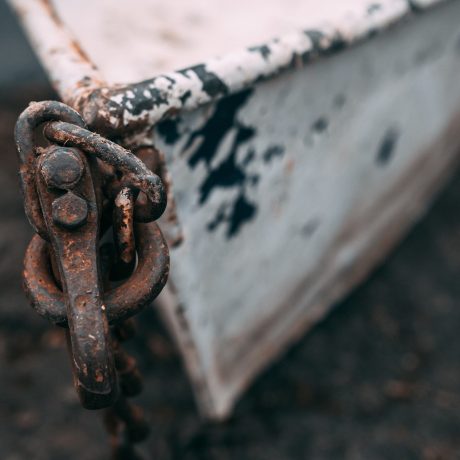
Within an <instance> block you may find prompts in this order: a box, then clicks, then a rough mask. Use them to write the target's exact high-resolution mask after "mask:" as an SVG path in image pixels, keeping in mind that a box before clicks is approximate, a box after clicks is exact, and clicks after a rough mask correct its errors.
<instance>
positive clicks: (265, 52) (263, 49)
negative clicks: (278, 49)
mask: <svg viewBox="0 0 460 460" xmlns="http://www.w3.org/2000/svg"><path fill="white" fill-rule="evenodd" d="M248 51H250V52H251V53H260V54H261V56H262V57H263V58H264V59H267V58H268V56H270V54H271V53H272V52H271V50H270V48H269V47H268V46H267V45H261V46H251V48H248Z"/></svg>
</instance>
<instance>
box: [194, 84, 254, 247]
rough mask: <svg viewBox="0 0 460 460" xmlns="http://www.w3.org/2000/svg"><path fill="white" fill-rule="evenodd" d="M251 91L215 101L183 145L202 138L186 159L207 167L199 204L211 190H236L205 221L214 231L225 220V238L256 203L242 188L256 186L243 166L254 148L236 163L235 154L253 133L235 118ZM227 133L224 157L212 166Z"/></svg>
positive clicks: (248, 216)
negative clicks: (229, 139)
mask: <svg viewBox="0 0 460 460" xmlns="http://www.w3.org/2000/svg"><path fill="white" fill-rule="evenodd" d="M252 91H253V90H252V89H248V90H245V91H242V92H240V93H237V94H234V95H232V96H229V97H226V98H224V99H221V100H220V101H218V102H217V103H216V108H215V112H214V115H213V116H212V117H211V118H210V119H209V120H208V121H207V123H206V124H205V126H203V128H201V129H199V130H198V131H196V132H194V133H192V135H191V136H190V138H189V139H188V141H187V143H186V146H185V150H187V149H188V148H190V147H191V146H192V145H193V144H194V143H195V141H196V139H197V138H200V139H202V142H201V144H200V145H199V147H198V148H197V150H196V151H195V152H194V153H193V155H191V156H190V158H189V160H188V164H189V166H190V167H191V168H195V167H196V166H197V165H198V164H200V163H204V165H205V166H206V168H207V174H206V177H205V178H204V180H203V182H202V183H201V185H200V189H199V190H200V197H199V203H200V204H201V205H203V204H205V203H206V202H207V201H208V199H209V197H210V195H211V193H212V192H213V191H214V190H217V189H237V190H238V195H237V198H236V199H235V201H234V202H232V203H228V204H226V205H225V206H223V207H221V208H219V210H218V212H217V214H216V216H215V217H214V219H213V220H212V221H211V222H209V223H208V225H207V228H208V230H209V231H214V230H215V229H216V228H217V227H219V225H220V224H222V223H227V231H226V235H227V237H228V238H231V237H233V236H235V235H236V234H237V233H238V232H239V230H240V228H241V227H242V225H243V224H244V223H246V222H248V221H249V220H251V219H252V218H253V217H254V216H255V215H256V213H257V207H256V205H255V204H254V203H251V202H250V201H249V200H248V198H247V196H246V189H247V187H254V186H256V185H257V183H258V180H259V178H258V176H256V175H249V174H248V173H247V171H246V169H245V167H246V166H247V165H248V164H249V163H250V162H251V161H253V159H254V158H255V152H254V150H253V149H251V148H250V149H249V150H248V152H247V155H246V157H245V159H244V160H243V161H242V162H241V163H238V162H237V158H236V155H237V152H238V150H239V149H240V147H241V146H242V145H244V144H245V143H247V142H248V141H249V140H250V139H252V138H253V137H254V136H255V133H256V131H255V129H254V128H253V127H251V126H246V125H244V124H243V123H241V122H240V121H239V120H238V119H237V114H238V111H239V110H240V109H241V108H242V107H243V106H244V104H246V102H247V100H248V99H249V97H250V95H251V94H252ZM229 135H233V141H232V142H231V145H230V147H229V150H228V152H227V153H226V155H225V157H224V159H223V160H221V161H220V163H219V164H218V165H217V166H214V165H213V160H215V157H216V155H217V153H218V151H219V147H220V145H221V143H222V141H223V140H224V138H226V137H227V136H229Z"/></svg>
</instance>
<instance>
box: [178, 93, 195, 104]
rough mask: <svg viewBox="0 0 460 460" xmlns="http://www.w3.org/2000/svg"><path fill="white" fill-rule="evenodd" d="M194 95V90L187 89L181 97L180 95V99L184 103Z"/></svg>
mask: <svg viewBox="0 0 460 460" xmlns="http://www.w3.org/2000/svg"><path fill="white" fill-rule="evenodd" d="M191 95H192V92H191V91H190V90H188V91H186V92H185V93H184V94H182V96H181V97H179V100H180V101H181V102H182V104H183V105H185V103H186V102H187V100H188V99H189V98H190V96H191Z"/></svg>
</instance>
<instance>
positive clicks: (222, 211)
mask: <svg viewBox="0 0 460 460" xmlns="http://www.w3.org/2000/svg"><path fill="white" fill-rule="evenodd" d="M256 214H257V207H256V206H255V205H254V204H253V203H251V202H250V201H249V200H248V199H247V198H246V196H245V194H244V193H240V194H239V195H238V197H237V199H236V200H235V202H234V203H233V204H232V205H231V206H226V205H222V206H221V207H220V208H219V210H218V211H217V214H216V217H215V218H214V219H213V220H212V221H211V222H209V223H208V225H207V229H208V231H210V232H213V231H215V230H216V229H217V228H218V227H219V226H220V225H221V224H225V223H226V224H227V229H226V232H225V235H226V237H227V238H232V237H234V236H236V235H237V234H238V232H239V230H240V227H241V226H242V225H243V224H244V223H245V222H248V221H250V220H252V219H253V218H254V217H255V215H256Z"/></svg>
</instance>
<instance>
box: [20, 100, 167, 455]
mask: <svg viewBox="0 0 460 460" xmlns="http://www.w3.org/2000/svg"><path fill="white" fill-rule="evenodd" d="M41 127H42V128H43V135H42V136H41V137H40V132H39V131H40V130H39V129H38V128H41ZM15 140H16V146H17V151H18V156H19V161H20V170H19V172H20V180H21V186H22V191H23V195H24V207H25V211H26V214H27V217H28V219H29V221H30V223H31V225H32V226H33V228H34V229H35V231H36V234H35V235H34V236H33V238H32V240H31V242H30V244H29V246H28V248H27V251H26V255H25V260H24V286H25V291H26V293H27V296H28V298H29V300H30V302H31V304H32V306H33V308H34V309H35V310H36V311H37V313H38V314H40V315H41V316H43V317H45V318H46V319H48V320H49V321H51V322H52V323H54V324H56V325H59V326H62V327H65V328H66V335H67V343H68V348H69V352H70V356H71V361H72V371H73V380H74V384H75V388H76V390H77V393H78V395H79V398H80V401H81V403H82V405H83V406H84V407H85V408H87V409H102V408H106V415H105V425H106V428H107V430H108V432H109V434H110V436H111V444H112V447H113V456H114V458H120V459H121V458H123V459H125V458H126V459H127V458H132V459H135V458H139V457H138V456H137V454H136V453H135V451H134V448H133V446H132V444H133V443H136V442H139V441H142V440H143V439H145V437H146V436H147V434H148V424H147V422H146V420H145V418H144V416H143V413H142V410H141V409H140V408H139V407H138V406H135V405H133V404H131V403H130V402H129V401H128V398H130V397H133V396H136V395H138V394H139V393H140V391H141V390H142V379H141V376H140V373H139V370H138V368H137V365H136V361H135V359H134V358H133V357H132V356H130V355H129V354H128V353H127V352H126V351H124V350H123V348H122V343H123V342H124V341H125V340H128V339H129V338H130V337H132V335H133V331H134V328H133V323H132V320H131V319H130V318H131V317H132V316H133V315H135V314H136V313H138V312H139V311H140V310H141V309H142V308H143V307H144V306H145V305H146V304H148V303H149V302H151V301H152V300H153V299H154V298H155V297H156V296H157V295H158V294H159V292H160V291H161V290H162V288H163V286H164V285H165V283H166V280H167V276H168V271H169V253H168V248H167V245H166V242H165V240H164V238H163V235H162V234H161V231H160V229H159V227H158V226H157V224H156V223H155V222H154V221H155V220H156V219H158V218H159V217H160V216H161V214H162V213H163V211H164V210H165V207H166V192H165V190H164V187H163V184H162V181H161V179H160V178H159V177H158V176H157V175H156V174H154V173H153V172H152V171H150V170H149V169H148V168H147V167H146V165H145V163H144V162H143V161H141V160H140V159H139V158H138V157H137V156H135V155H134V154H132V153H131V152H129V151H128V150H126V149H124V148H123V147H121V146H120V145H118V144H116V143H114V142H111V141H109V140H107V139H105V138H103V137H101V136H99V135H98V134H96V133H93V132H91V131H88V130H87V129H86V127H85V123H84V121H83V120H82V118H81V116H80V115H79V114H78V113H77V112H76V111H75V110H73V109H71V108H70V107H68V106H66V105H65V104H62V103H60V102H56V101H44V102H39V103H31V104H30V105H29V107H28V108H27V109H26V110H24V112H23V113H22V114H21V115H20V116H19V118H18V121H17V123H16V129H15ZM43 143H44V144H46V145H45V146H40V145H39V144H43ZM150 153H151V155H154V154H155V152H154V151H153V149H152V151H151V152H150ZM142 156H143V159H145V158H146V152H145V149H144V150H143V153H142ZM147 156H148V155H147ZM147 163H150V164H152V163H155V159H152V158H150V160H149V161H147Z"/></svg>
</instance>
